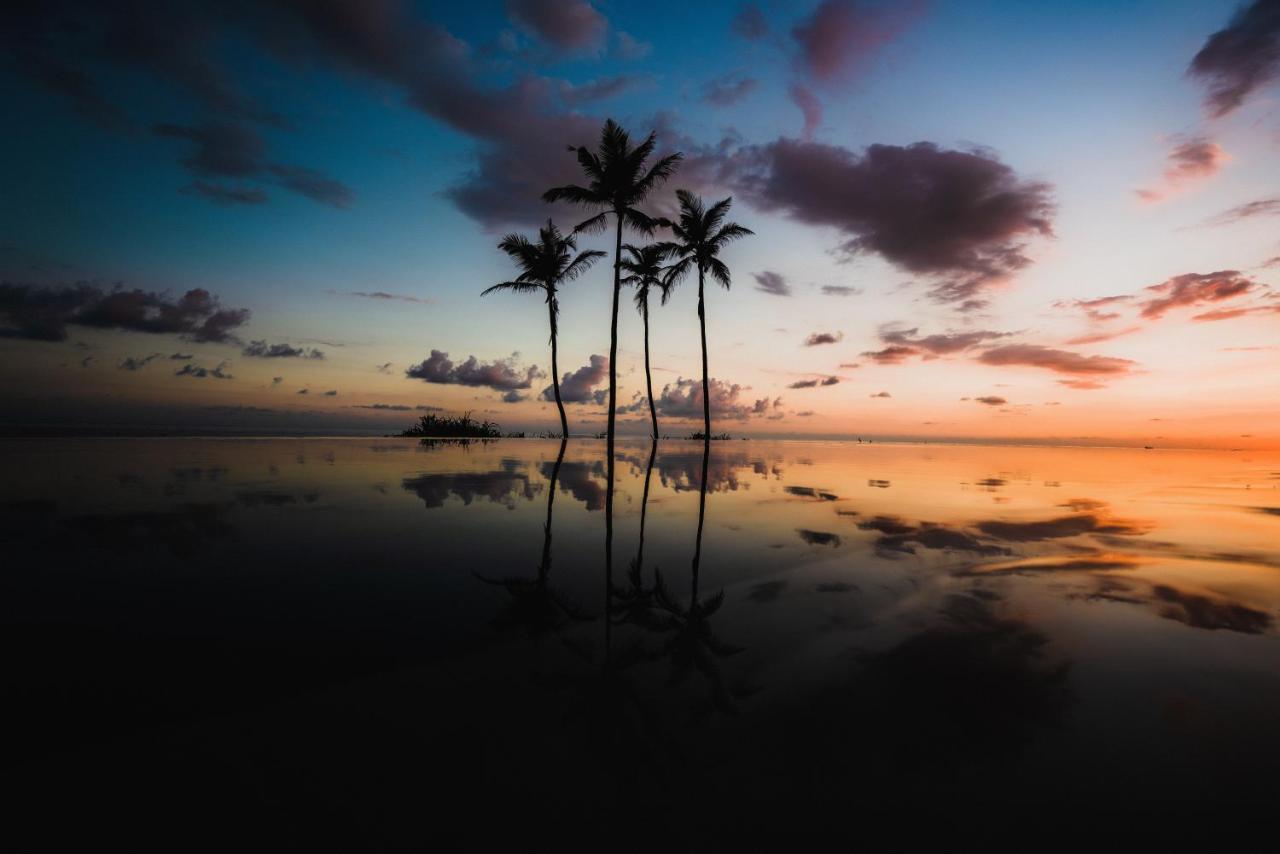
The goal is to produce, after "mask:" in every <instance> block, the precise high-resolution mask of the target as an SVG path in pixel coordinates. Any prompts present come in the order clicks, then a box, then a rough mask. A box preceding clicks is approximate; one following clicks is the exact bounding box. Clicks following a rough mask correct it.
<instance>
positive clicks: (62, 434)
mask: <svg viewBox="0 0 1280 854" xmlns="http://www.w3.org/2000/svg"><path fill="white" fill-rule="evenodd" d="M431 438H440V439H445V438H448V437H431ZM459 438H470V439H472V441H475V442H482V441H483V442H529V441H537V442H555V441H558V439H557V438H554V437H551V438H539V437H535V436H504V437H501V438H495V439H477V438H475V437H459ZM569 438H570V441H572V442H584V443H585V442H601V443H603V442H604V441H605V440H604V439H597V438H595V437H594V436H593V435H591V436H570V437H569ZM42 439H44V440H52V439H86V440H109V439H208V440H233V439H244V440H265V439H295V440H297V439H306V440H317V439H327V440H367V439H397V440H401V441H405V442H421V441H424V440H423V439H420V438H417V437H406V436H399V435H393V434H388V433H374V432H369V431H355V430H352V431H348V432H342V431H327V432H314V431H297V432H286V431H275V432H262V431H256V432H255V431H241V430H180V429H179V430H174V429H165V430H155V431H146V430H140V429H137V428H129V429H120V430H106V429H102V428H92V429H83V430H77V429H75V428H56V429H13V428H9V429H3V428H0V441H4V440H42ZM618 440H619V441H625V442H628V443H647V442H648V441H649V437H648V436H647V435H644V434H636V435H620V436H618ZM428 441H429V440H428ZM700 442H701V440H699V439H688V438H686V437H684V436H671V437H667V438H663V439H662V440H661V441H660V444H661V443H681V444H699V443H700ZM741 442H788V443H796V444H804V443H840V444H849V445H858V444H863V445H946V446H973V447H999V448H1084V449H1096V450H1130V451H1138V450H1149V451H1152V452H1154V451H1214V452H1222V453H1245V452H1270V451H1280V447H1231V446H1226V445H1223V446H1212V445H1177V444H1168V445H1165V444H1154V445H1151V444H1143V443H1138V442H1134V443H1132V444H1117V443H1114V442H1107V441H1104V440H1100V441H1097V442H1090V441H1081V440H1070V439H999V438H991V439H986V438H975V437H964V436H949V437H941V438H926V437H920V436H863V437H861V441H859V437H857V436H853V437H849V436H734V437H733V438H731V439H729V440H722V441H717V442H716V445H717V446H727V447H733V446H735V445H736V444H738V443H741Z"/></svg>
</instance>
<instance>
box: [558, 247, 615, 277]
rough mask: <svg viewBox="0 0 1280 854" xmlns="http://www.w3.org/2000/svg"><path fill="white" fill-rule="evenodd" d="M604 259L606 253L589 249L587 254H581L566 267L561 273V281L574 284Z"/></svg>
mask: <svg viewBox="0 0 1280 854" xmlns="http://www.w3.org/2000/svg"><path fill="white" fill-rule="evenodd" d="M603 257H605V253H604V252H601V251H600V250H599V249H588V250H587V251H585V252H579V253H578V256H577V257H576V258H574V259H573V261H571V262H570V263H569V266H567V267H565V268H564V270H563V271H562V272H561V273H560V279H561V281H565V282H572V281H573V280H574V279H576V278H578V277H579V276H581V275H582V274H583V273H585V272H587V270H590V269H591V266H592V265H593V264H595V263H596V262H597V261H599V260H600V259H601V258H603Z"/></svg>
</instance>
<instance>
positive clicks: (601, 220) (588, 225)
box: [573, 211, 609, 234]
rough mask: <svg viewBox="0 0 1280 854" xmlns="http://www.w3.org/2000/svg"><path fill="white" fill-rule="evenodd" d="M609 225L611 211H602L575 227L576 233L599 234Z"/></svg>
mask: <svg viewBox="0 0 1280 854" xmlns="http://www.w3.org/2000/svg"><path fill="white" fill-rule="evenodd" d="M608 225H609V211H601V212H600V213H598V214H596V215H595V216H593V217H591V218H590V219H584V220H583V221H582V222H580V223H578V224H577V225H575V226H574V227H573V230H574V232H575V233H585V234H599V233H600V232H602V231H604V230H605V228H606V227H608Z"/></svg>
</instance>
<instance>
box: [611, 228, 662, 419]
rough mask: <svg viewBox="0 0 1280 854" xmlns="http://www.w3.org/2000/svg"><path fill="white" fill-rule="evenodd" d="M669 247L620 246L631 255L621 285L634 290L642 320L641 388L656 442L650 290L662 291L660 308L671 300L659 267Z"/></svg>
mask: <svg viewBox="0 0 1280 854" xmlns="http://www.w3.org/2000/svg"><path fill="white" fill-rule="evenodd" d="M670 246H671V244H669V243H651V244H649V245H648V246H641V247H635V246H632V245H631V244H630V243H628V244H626V245H625V246H623V247H622V248H623V249H624V250H625V251H626V252H627V254H628V255H630V256H631V257H629V258H627V259H625V260H623V261H622V264H621V267H622V269H623V270H625V271H626V272H627V275H626V276H625V277H624V278H623V280H622V284H624V285H631V286H634V287H635V289H636V297H635V299H636V309H637V310H639V312H640V316H641V317H643V318H644V385H645V393H646V394H648V395H649V417H650V419H652V421H653V441H655V442H656V441H658V410H657V408H656V407H655V406H654V403H653V375H652V374H651V373H650V370H649V288H652V287H656V288H658V290H659V291H661V292H662V304H663V305H666V304H667V300H668V299H670V298H671V285H670V284H668V283H667V282H664V281H663V280H662V273H663V266H662V264H663V262H664V261H666V259H667V256H668V255H669V254H670V252H671V249H670Z"/></svg>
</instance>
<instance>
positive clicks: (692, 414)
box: [654, 377, 758, 421]
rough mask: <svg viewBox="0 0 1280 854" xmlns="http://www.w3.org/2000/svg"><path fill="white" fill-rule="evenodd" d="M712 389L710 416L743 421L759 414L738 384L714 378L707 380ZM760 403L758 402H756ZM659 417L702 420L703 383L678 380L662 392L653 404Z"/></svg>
mask: <svg viewBox="0 0 1280 854" xmlns="http://www.w3.org/2000/svg"><path fill="white" fill-rule="evenodd" d="M708 386H709V387H710V390H711V416H712V417H713V418H723V419H728V420H730V421H741V420H745V419H746V418H748V417H750V416H751V415H753V414H756V406H755V404H754V403H748V402H747V401H746V400H743V399H742V391H743V388H742V386H740V385H738V384H737V383H732V384H730V383H726V382H724V381H722V380H718V379H716V378H715V377H711V378H710V380H709V381H708ZM757 403H758V402H757ZM654 405H655V407H656V408H657V410H658V413H659V414H660V415H665V416H667V417H668V418H687V419H699V420H700V419H701V418H702V380H694V379H688V380H686V379H684V378H680V379H677V380H676V381H675V382H674V383H668V384H667V385H666V386H664V387H663V389H662V394H660V395H658V399H657V400H656V401H654Z"/></svg>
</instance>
